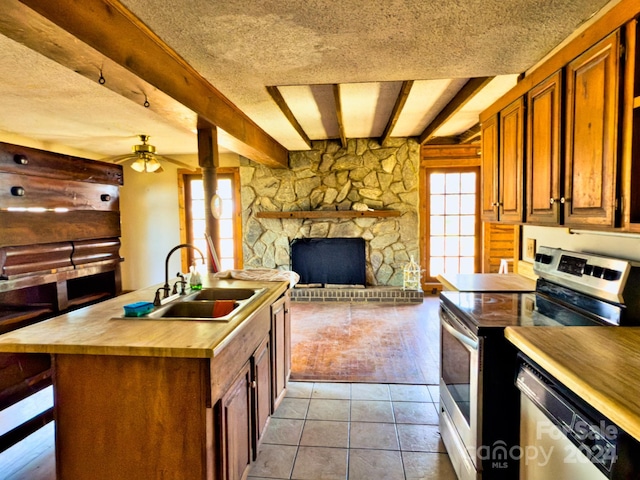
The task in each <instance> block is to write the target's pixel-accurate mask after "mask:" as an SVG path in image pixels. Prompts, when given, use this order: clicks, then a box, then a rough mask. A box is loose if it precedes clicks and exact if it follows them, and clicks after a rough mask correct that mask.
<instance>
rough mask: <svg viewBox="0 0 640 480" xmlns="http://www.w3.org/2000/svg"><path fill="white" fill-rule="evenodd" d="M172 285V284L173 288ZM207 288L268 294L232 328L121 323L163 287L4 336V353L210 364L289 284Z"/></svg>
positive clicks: (214, 283)
mask: <svg viewBox="0 0 640 480" xmlns="http://www.w3.org/2000/svg"><path fill="white" fill-rule="evenodd" d="M172 283H173V282H172ZM203 284H204V286H205V287H226V288H232V287H235V288H266V289H267V290H266V291H265V292H264V293H263V294H262V295H261V296H260V297H259V298H256V300H255V301H252V302H250V303H249V304H247V305H246V306H245V307H244V308H243V309H241V310H240V311H239V312H238V313H237V314H235V315H233V316H232V317H231V319H230V320H229V321H228V322H219V321H193V320H152V319H146V318H135V317H129V318H118V317H122V316H123V315H124V309H123V306H124V305H127V304H130V303H135V302H140V301H146V302H150V301H153V298H154V294H155V291H156V289H157V288H158V287H160V286H161V285H155V286H153V287H148V288H145V289H141V290H136V291H134V292H130V293H127V294H124V295H120V296H118V297H116V298H112V299H110V300H106V301H104V302H101V303H98V304H95V305H91V306H88V307H84V308H81V309H79V310H75V311H73V312H70V313H67V314H64V315H60V316H58V317H54V318H51V319H49V320H45V321H43V322H40V323H37V324H34V325H30V326H28V327H24V328H21V329H18V330H14V331H12V332H9V333H6V334H4V335H0V352H25V353H52V354H90V355H127V356H148V357H187V358H207V357H214V356H215V355H216V353H217V352H218V351H219V350H220V349H221V348H222V347H223V346H224V345H225V344H226V343H227V342H228V341H229V340H230V339H231V338H233V337H235V336H236V334H237V333H238V332H239V331H240V330H242V328H241V326H242V323H243V322H244V321H245V320H247V319H248V318H250V317H252V316H253V315H255V314H256V313H257V312H258V311H259V310H260V309H261V308H262V307H265V306H266V308H268V305H270V304H271V303H273V302H274V301H275V300H277V299H278V298H279V297H280V296H281V295H282V294H283V293H284V292H285V291H286V290H287V288H288V286H289V283H288V282H285V281H283V282H262V281H245V280H218V279H214V278H213V277H209V278H206V277H203Z"/></svg>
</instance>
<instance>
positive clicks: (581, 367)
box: [505, 327, 640, 441]
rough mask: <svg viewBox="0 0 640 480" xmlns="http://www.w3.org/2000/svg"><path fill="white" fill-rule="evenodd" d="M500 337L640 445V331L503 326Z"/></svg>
mask: <svg viewBox="0 0 640 480" xmlns="http://www.w3.org/2000/svg"><path fill="white" fill-rule="evenodd" d="M505 336H506V337H507V339H508V340H509V341H510V342H511V343H513V344H514V345H515V346H516V347H518V349H519V350H520V351H522V352H523V353H524V354H525V355H527V356H528V357H529V358H531V360H533V361H534V362H535V363H537V364H538V365H539V366H540V367H542V368H543V369H544V370H546V371H547V372H548V373H549V374H551V375H552V376H553V377H555V378H556V379H557V380H558V381H560V382H561V383H562V384H564V385H565V386H566V387H567V388H569V389H570V390H572V391H573V392H574V393H576V394H577V395H578V396H579V397H581V398H582V399H584V400H585V401H586V402H587V403H589V404H590V405H591V406H593V407H594V408H595V409H597V410H599V411H600V412H601V413H603V414H604V415H606V416H607V417H608V418H609V419H611V420H612V421H613V422H614V423H616V424H617V425H618V426H620V427H621V428H622V429H623V430H625V431H626V432H627V433H629V435H631V436H633V437H634V438H635V439H636V440H639V441H640V351H639V350H638V345H640V328H638V327H507V328H506V329H505Z"/></svg>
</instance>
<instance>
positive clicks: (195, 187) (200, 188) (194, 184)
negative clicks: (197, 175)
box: [191, 180, 204, 200]
mask: <svg viewBox="0 0 640 480" xmlns="http://www.w3.org/2000/svg"><path fill="white" fill-rule="evenodd" d="M191 198H192V199H193V200H203V199H204V183H203V182H202V180H191Z"/></svg>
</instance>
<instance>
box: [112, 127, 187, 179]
mask: <svg viewBox="0 0 640 480" xmlns="http://www.w3.org/2000/svg"><path fill="white" fill-rule="evenodd" d="M138 136H139V137H140V141H141V142H142V144H141V145H134V146H132V147H131V151H132V153H129V154H126V155H120V156H117V157H111V158H109V159H107V160H109V161H111V162H113V163H124V162H126V161H127V160H135V161H134V162H133V163H132V164H131V168H133V169H134V170H135V171H136V172H140V173H151V172H153V173H160V172H162V171H163V169H162V165H161V164H160V160H162V161H167V162H171V163H173V164H175V165H178V166H179V167H183V168H188V169H189V170H193V167H191V166H189V165H187V164H186V163H182V162H179V161H178V160H175V159H173V158H169V157H165V156H163V155H158V154H157V153H156V147H155V146H153V145H150V144H149V143H148V141H149V135H138Z"/></svg>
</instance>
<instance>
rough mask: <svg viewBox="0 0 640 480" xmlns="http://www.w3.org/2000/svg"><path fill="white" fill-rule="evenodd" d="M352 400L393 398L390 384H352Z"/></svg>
mask: <svg viewBox="0 0 640 480" xmlns="http://www.w3.org/2000/svg"><path fill="white" fill-rule="evenodd" d="M351 399H352V400H387V401H388V400H391V396H390V394H389V385H387V384H384V383H382V384H380V383H353V384H351Z"/></svg>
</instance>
